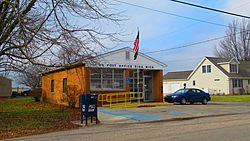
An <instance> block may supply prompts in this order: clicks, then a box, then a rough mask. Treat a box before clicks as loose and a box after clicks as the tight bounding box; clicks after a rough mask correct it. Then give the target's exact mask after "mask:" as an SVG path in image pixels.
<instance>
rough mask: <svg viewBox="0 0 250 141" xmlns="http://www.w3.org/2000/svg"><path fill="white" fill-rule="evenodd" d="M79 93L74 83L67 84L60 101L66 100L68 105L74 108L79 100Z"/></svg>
mask: <svg viewBox="0 0 250 141" xmlns="http://www.w3.org/2000/svg"><path fill="white" fill-rule="evenodd" d="M79 95H80V91H79V89H78V88H77V86H76V85H68V86H67V88H66V92H65V93H64V94H63V98H62V101H63V102H67V103H68V105H69V106H70V107H72V108H74V107H76V104H77V102H78V100H79Z"/></svg>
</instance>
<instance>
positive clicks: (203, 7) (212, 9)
mask: <svg viewBox="0 0 250 141" xmlns="http://www.w3.org/2000/svg"><path fill="white" fill-rule="evenodd" d="M170 1H173V2H177V3H181V4H186V5H190V6H194V7H198V8H202V9H207V10H211V11H215V12H220V13H224V14H227V15H232V16H237V17H242V18H247V19H250V17H249V16H245V15H241V14H237V13H232V12H228V11H223V10H219V9H214V8H210V7H205V6H201V5H196V4H192V3H188V2H183V1H179V0H170Z"/></svg>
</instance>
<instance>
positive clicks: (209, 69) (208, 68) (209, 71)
mask: <svg viewBox="0 0 250 141" xmlns="http://www.w3.org/2000/svg"><path fill="white" fill-rule="evenodd" d="M207 73H211V65H207Z"/></svg>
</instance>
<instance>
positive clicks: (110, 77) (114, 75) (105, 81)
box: [90, 68, 124, 90]
mask: <svg viewBox="0 0 250 141" xmlns="http://www.w3.org/2000/svg"><path fill="white" fill-rule="evenodd" d="M90 88H91V89H92V90H124V70H122V69H99V68H92V69H91V72H90Z"/></svg>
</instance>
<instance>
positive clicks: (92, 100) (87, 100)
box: [80, 94, 98, 125]
mask: <svg viewBox="0 0 250 141" xmlns="http://www.w3.org/2000/svg"><path fill="white" fill-rule="evenodd" d="M97 99H98V95H97V94H81V95H80V104H81V123H83V117H84V119H85V125H88V118H89V117H90V118H91V123H92V122H93V117H95V119H96V124H97V123H98V118H97Z"/></svg>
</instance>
